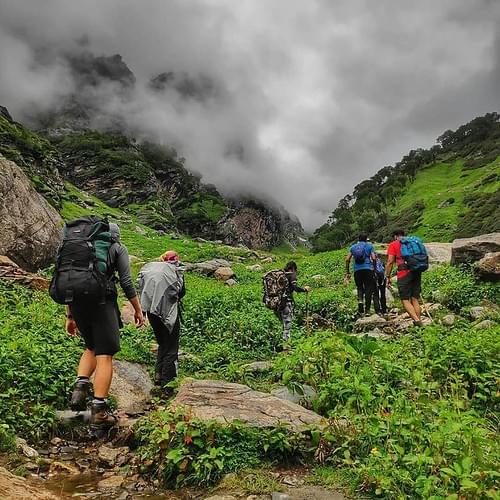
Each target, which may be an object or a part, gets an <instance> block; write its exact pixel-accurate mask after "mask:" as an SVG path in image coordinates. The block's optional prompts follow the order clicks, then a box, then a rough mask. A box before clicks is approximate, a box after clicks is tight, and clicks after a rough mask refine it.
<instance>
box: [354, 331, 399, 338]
mask: <svg viewBox="0 0 500 500" xmlns="http://www.w3.org/2000/svg"><path fill="white" fill-rule="evenodd" d="M352 335H353V336H355V337H371V338H374V339H381V340H388V339H390V338H392V336H391V335H388V334H387V333H384V332H383V331H382V330H380V329H379V328H374V329H373V330H369V331H367V332H359V333H353V334H352Z"/></svg>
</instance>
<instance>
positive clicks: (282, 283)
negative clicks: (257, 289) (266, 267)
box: [262, 269, 288, 311]
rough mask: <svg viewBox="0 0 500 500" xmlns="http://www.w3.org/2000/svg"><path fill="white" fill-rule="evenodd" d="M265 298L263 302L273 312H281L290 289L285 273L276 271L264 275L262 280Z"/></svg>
mask: <svg viewBox="0 0 500 500" xmlns="http://www.w3.org/2000/svg"><path fill="white" fill-rule="evenodd" d="M262 286H263V288H264V296H263V298H262V302H264V304H265V306H266V307H267V308H269V309H272V310H273V311H280V310H281V309H283V306H284V305H285V304H284V302H285V298H286V292H287V288H288V278H287V276H286V273H285V271H283V270H281V269H274V270H272V271H268V272H267V273H266V274H264V276H263V278H262Z"/></svg>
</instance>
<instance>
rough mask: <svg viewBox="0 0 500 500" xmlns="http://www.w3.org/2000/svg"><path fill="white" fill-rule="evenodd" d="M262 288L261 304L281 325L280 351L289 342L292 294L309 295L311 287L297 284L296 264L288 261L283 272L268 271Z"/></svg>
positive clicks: (277, 270)
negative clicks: (273, 314)
mask: <svg viewBox="0 0 500 500" xmlns="http://www.w3.org/2000/svg"><path fill="white" fill-rule="evenodd" d="M262 284H263V287H264V297H263V302H264V304H265V305H266V307H268V308H269V309H271V310H273V311H274V313H275V314H276V316H278V318H279V319H280V320H281V322H282V324H283V334H282V339H283V345H281V346H280V347H278V348H277V351H282V350H283V349H284V347H285V345H286V343H287V342H288V341H289V340H290V329H291V327H292V321H293V304H294V302H293V293H294V292H298V293H309V292H310V291H311V287H309V286H304V287H303V288H302V287H300V286H299V285H298V284H297V264H296V263H295V262H294V261H290V262H288V263H287V264H286V266H285V268H284V269H283V270H281V269H275V270H273V271H269V272H268V273H266V274H265V275H264V277H263V278H262Z"/></svg>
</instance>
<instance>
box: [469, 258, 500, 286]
mask: <svg viewBox="0 0 500 500" xmlns="http://www.w3.org/2000/svg"><path fill="white" fill-rule="evenodd" d="M474 270H475V272H476V274H477V275H478V276H479V278H481V279H482V280H485V281H499V280H500V252H490V253H487V254H486V255H485V256H484V257H483V258H482V259H481V260H480V261H479V262H476V264H475V266H474Z"/></svg>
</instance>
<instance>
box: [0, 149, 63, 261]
mask: <svg viewBox="0 0 500 500" xmlns="http://www.w3.org/2000/svg"><path fill="white" fill-rule="evenodd" d="M62 225H63V222H62V219H61V217H60V216H59V214H58V213H57V212H56V211H55V210H54V208H52V207H51V206H50V205H49V204H48V203H47V201H45V199H44V198H42V196H41V195H39V194H38V193H37V192H36V191H35V189H34V187H33V186H32V184H31V181H30V180H29V179H28V177H27V176H26V174H25V173H24V172H23V171H22V170H21V169H20V168H19V167H18V166H17V165H16V164H15V163H14V162H12V161H9V160H7V159H6V158H4V157H3V156H1V155H0V254H1V255H6V256H8V257H10V258H11V259H12V260H13V261H14V262H16V263H17V264H19V265H20V266H21V267H23V268H25V269H29V270H34V269H39V268H42V267H45V266H47V265H48V264H50V263H51V262H52V261H53V260H54V257H55V254H56V251H57V247H58V246H59V243H60V241H61V236H62V232H61V229H62Z"/></svg>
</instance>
